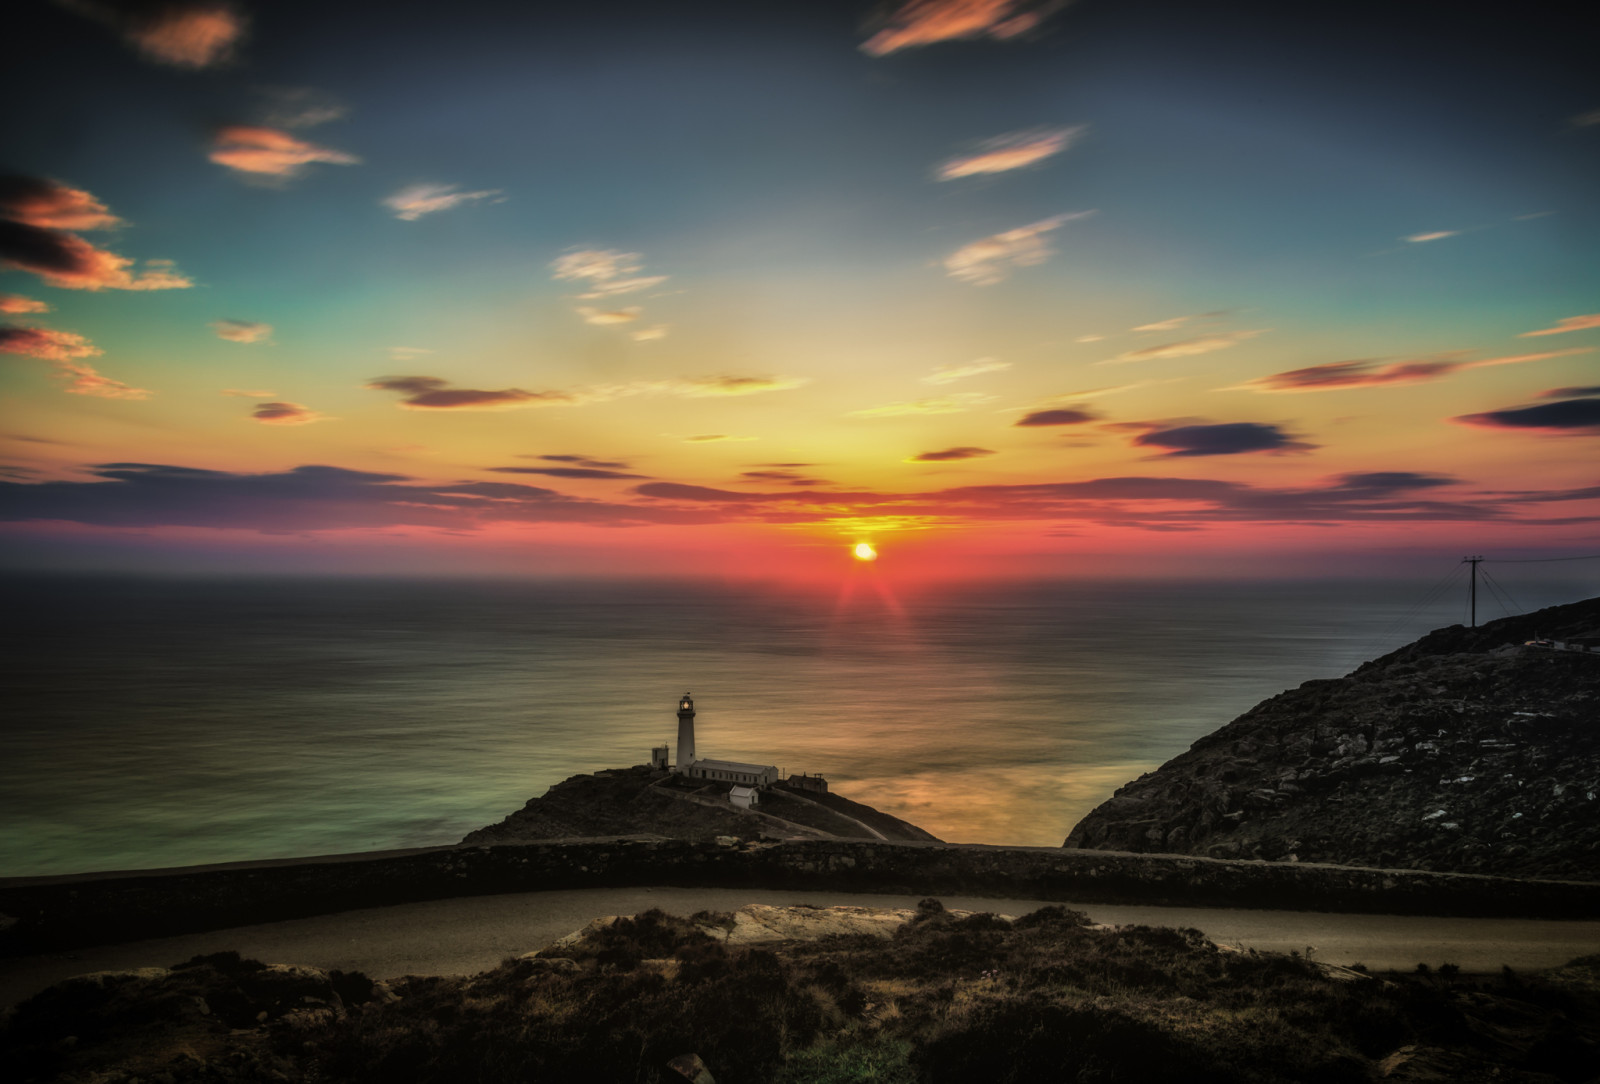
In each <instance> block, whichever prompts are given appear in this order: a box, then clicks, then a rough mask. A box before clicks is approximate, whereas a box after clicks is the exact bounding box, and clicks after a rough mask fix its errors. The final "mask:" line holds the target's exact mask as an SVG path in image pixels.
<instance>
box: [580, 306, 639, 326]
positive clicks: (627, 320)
mask: <svg viewBox="0 0 1600 1084" xmlns="http://www.w3.org/2000/svg"><path fill="white" fill-rule="evenodd" d="M575 311H576V312H577V314H578V315H579V316H581V317H583V322H584V323H586V324H597V325H599V326H601V327H604V326H605V325H607V324H631V323H633V321H635V320H637V319H639V315H640V314H641V313H642V312H644V310H643V309H641V308H639V307H638V306H637V305H630V306H629V307H627V308H625V309H596V308H592V307H590V306H588V305H579V306H578V307H577V309H576V310H575Z"/></svg>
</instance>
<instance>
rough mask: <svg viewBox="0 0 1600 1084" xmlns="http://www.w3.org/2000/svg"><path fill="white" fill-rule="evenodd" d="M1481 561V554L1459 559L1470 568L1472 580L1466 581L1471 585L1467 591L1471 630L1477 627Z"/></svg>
mask: <svg viewBox="0 0 1600 1084" xmlns="http://www.w3.org/2000/svg"><path fill="white" fill-rule="evenodd" d="M1481 560H1483V555H1482V554H1481V553H1480V554H1479V555H1478V556H1476V557H1463V558H1461V563H1462V564H1467V565H1471V566H1472V578H1471V580H1469V581H1468V582H1469V583H1470V584H1471V587H1470V588H1469V589H1468V594H1467V597H1468V598H1469V599H1471V606H1472V627H1473V628H1477V627H1478V562H1479V561H1481Z"/></svg>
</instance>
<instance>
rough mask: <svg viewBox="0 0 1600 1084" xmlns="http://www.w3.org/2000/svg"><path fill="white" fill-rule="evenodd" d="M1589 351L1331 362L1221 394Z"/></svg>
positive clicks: (1358, 383)
mask: <svg viewBox="0 0 1600 1084" xmlns="http://www.w3.org/2000/svg"><path fill="white" fill-rule="evenodd" d="M1590 349H1591V348H1590V347H1579V348H1577V349H1573V350H1551V351H1548V352H1546V353H1543V354H1517V355H1514V356H1510V357H1503V358H1485V359H1484V360H1482V361H1464V360H1461V359H1460V358H1457V357H1449V356H1446V357H1439V358H1416V359H1412V360H1409V361H1392V362H1389V363H1388V364H1383V363H1381V362H1379V361H1376V360H1361V361H1334V362H1329V363H1328V364H1326V365H1312V366H1308V367H1307V368H1304V369H1290V370H1289V371H1288V372H1283V373H1273V374H1272V375H1271V376H1263V377H1258V378H1256V379H1255V380H1247V381H1245V382H1244V383H1243V384H1236V385H1234V386H1233V387H1231V388H1223V389H1221V390H1222V391H1254V392H1261V393H1272V392H1309V391H1341V390H1343V389H1345V388H1373V387H1382V386H1384V385H1389V384H1396V385H1399V384H1423V383H1426V382H1428V381H1430V380H1438V379H1440V378H1442V377H1446V376H1449V375H1450V374H1451V373H1455V372H1460V371H1462V370H1464V369H1485V368H1488V367H1490V366H1493V365H1520V364H1522V363H1524V362H1529V361H1543V360H1545V359H1546V358H1559V357H1566V356H1567V355H1569V354H1587V353H1588V352H1589V351H1590Z"/></svg>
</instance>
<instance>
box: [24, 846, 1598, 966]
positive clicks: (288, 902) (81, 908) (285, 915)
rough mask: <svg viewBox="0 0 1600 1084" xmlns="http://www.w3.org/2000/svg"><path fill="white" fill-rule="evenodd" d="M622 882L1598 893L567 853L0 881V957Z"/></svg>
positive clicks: (1381, 904) (1040, 862) (1386, 906)
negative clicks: (362, 910)
mask: <svg viewBox="0 0 1600 1084" xmlns="http://www.w3.org/2000/svg"><path fill="white" fill-rule="evenodd" d="M628 885H671V886H681V887H712V886H715V887H741V886H746V887H750V888H763V889H784V888H789V889H834V890H840V891H852V892H891V893H898V894H916V895H939V894H952V895H954V894H961V895H976V896H990V897H997V898H1005V897H1009V898H1020V899H1047V900H1061V901H1064V902H1072V903H1080V904H1090V903H1148V904H1173V905H1189V906H1210V907H1244V908H1275V909H1285V910H1306V911H1355V912H1369V913H1384V914H1425V915H1426V914H1432V915H1479V916H1508V917H1521V918H1594V917H1596V916H1600V884H1582V883H1574V882H1563V881H1517V880H1510V879H1506V878H1496V877H1483V876H1475V875H1471V874H1449V873H1427V872H1418V871H1413V870H1403V871H1402V870H1379V869H1365V868H1354V867H1339V866H1321V865H1315V864H1311V863H1267V862H1248V861H1224V860H1218V859H1206V858H1193V857H1188V856H1175V855H1138V854H1124V853H1117V852H1109V851H1060V850H1056V849H1054V848H1029V847H987V846H978V845H956V844H940V843H898V842H877V841H870V842H869V841H853V840H850V841H847V840H794V841H789V842H784V843H755V844H747V843H739V842H734V841H730V842H728V843H727V844H726V845H720V844H715V843H711V844H706V843H691V842H687V841H683V840H660V839H654V840H631V839H611V840H573V841H562V842H550V843H531V844H504V845H500V846H492V847H488V846H486V847H475V846H461V847H455V848H440V849H437V850H430V851H422V852H412V853H404V854H397V855H396V854H390V855H378V856H371V857H364V856H359V855H358V856H350V857H345V858H341V859H338V860H316V861H312V860H306V861H304V862H268V863H242V864H238V865H234V866H228V867H221V868H215V867H213V868H197V869H191V870H181V869H180V870H171V871H163V872H158V873H149V874H132V875H128V874H124V875H116V876H106V877H101V878H88V877H81V876H80V877H53V878H28V879H11V880H6V881H0V955H8V956H14V955H25V954H30V953H37V952H47V951H59V950H62V949H67V948H72V947H76V946H83V945H92V944H112V943H117V942H122V941H132V940H138V939H142V938H148V937H163V936H171V935H175V934H179V933H188V932H194V931H197V930H209V929H224V928H227V927H230V926H243V925H250V924H254V923H259V922H271V921H278V920H282V919H290V918H303V917H307V916H310V915H318V914H330V913H333V912H336V911H346V910H351V909H354V908H361V907H379V906H384V905H389V904H397V903H410V902H416V901H420V900H434V899H447V898H451V897H456V896H474V895H492V894H497V893H507V892H530V891H541V890H548V889H558V888H603V887H617V886H628Z"/></svg>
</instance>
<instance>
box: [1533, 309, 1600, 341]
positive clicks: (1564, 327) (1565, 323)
mask: <svg viewBox="0 0 1600 1084" xmlns="http://www.w3.org/2000/svg"><path fill="white" fill-rule="evenodd" d="M1592 327H1600V312H1592V313H1590V314H1589V315H1587V316H1566V317H1563V318H1562V319H1560V320H1557V321H1556V326H1555V327H1547V328H1541V329H1540V330H1538V331H1524V332H1523V333H1522V334H1521V335H1518V336H1517V338H1519V339H1531V338H1534V337H1535V336H1539V335H1562V334H1565V333H1566V332H1568V331H1587V330H1588V329H1589V328H1592Z"/></svg>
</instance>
